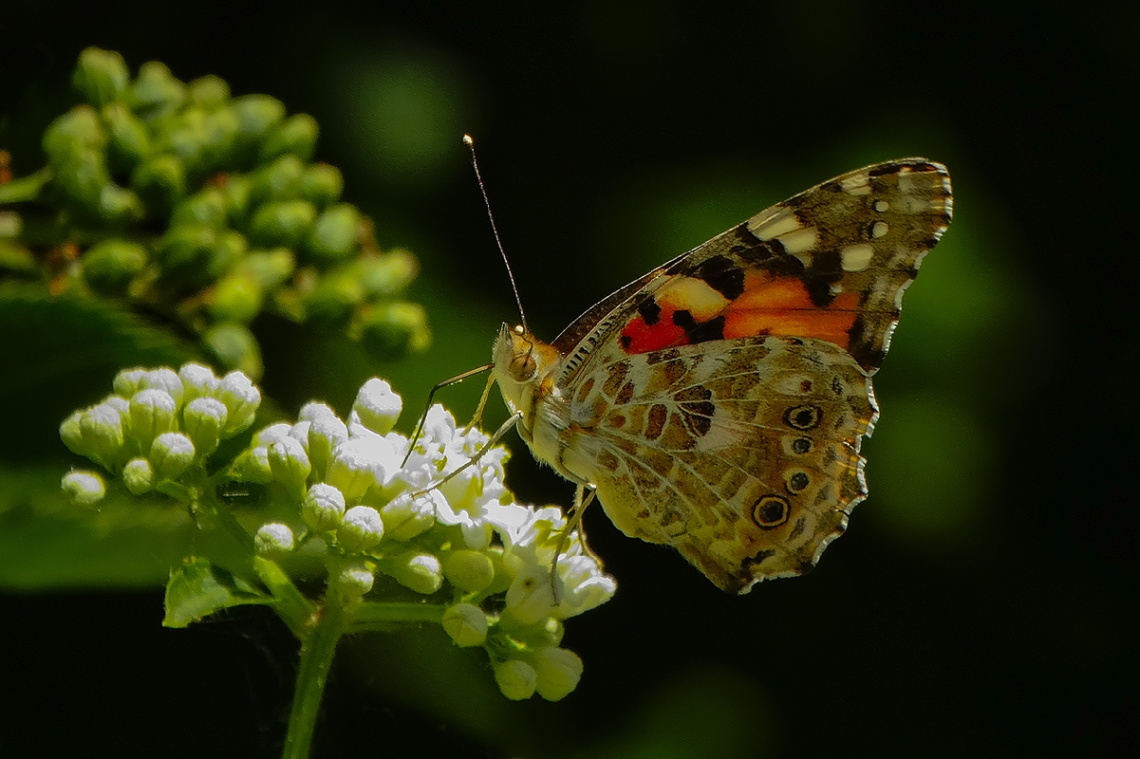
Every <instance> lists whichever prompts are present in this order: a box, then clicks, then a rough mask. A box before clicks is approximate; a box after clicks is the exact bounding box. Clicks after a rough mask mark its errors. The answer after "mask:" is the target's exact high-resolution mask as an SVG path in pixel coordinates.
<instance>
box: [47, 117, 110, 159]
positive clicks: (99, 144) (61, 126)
mask: <svg viewBox="0 0 1140 759" xmlns="http://www.w3.org/2000/svg"><path fill="white" fill-rule="evenodd" d="M106 144H107V132H106V130H105V129H104V128H103V123H102V121H100V119H99V114H98V113H97V112H96V111H95V109H94V108H92V107H91V106H89V105H77V106H75V107H74V108H72V109H71V110H70V111H68V112H67V113H65V114H63V115H62V116H60V117H58V118H57V119H55V121H53V122H51V124H49V125H48V128H47V130H45V131H44V140H43V148H44V153H46V154H47V157H48V162H49V163H51V164H53V165H57V166H58V165H60V164H64V163H66V162H67V161H69V160H70V159H71V158H72V156H74V155H75V154H76V153H79V152H82V151H85V150H95V151H96V152H99V151H102V149H103V146H104V145H106Z"/></svg>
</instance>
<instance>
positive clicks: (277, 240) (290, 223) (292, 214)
mask: <svg viewBox="0 0 1140 759" xmlns="http://www.w3.org/2000/svg"><path fill="white" fill-rule="evenodd" d="M316 218H317V209H316V208H315V207H314V206H313V204H312V203H310V202H309V201H307V200H281V201H274V202H270V203H265V204H264V205H262V206H261V207H260V208H258V209H257V211H256V212H255V213H254V214H253V218H252V219H251V220H250V222H249V237H250V239H251V240H252V241H253V242H254V243H255V244H257V245H262V246H265V247H273V246H275V245H283V246H285V247H287V248H296V247H297V246H298V245H300V244H301V242H302V241H303V240H304V239H305V238H306V237H307V236H308V235H309V234H310V232H311V231H312V229H313V224H314V223H315V222H316Z"/></svg>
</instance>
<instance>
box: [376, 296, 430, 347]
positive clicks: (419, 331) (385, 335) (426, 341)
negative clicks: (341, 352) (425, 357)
mask: <svg viewBox="0 0 1140 759" xmlns="http://www.w3.org/2000/svg"><path fill="white" fill-rule="evenodd" d="M361 342H362V343H363V345H364V348H365V349H366V350H367V351H368V352H369V353H371V354H372V355H373V356H376V357H377V358H393V357H395V356H401V355H403V354H405V353H408V352H413V353H419V352H422V351H425V350H427V348H428V346H429V345H430V344H431V330H429V329H428V326H427V314H426V313H425V312H424V309H423V306H421V305H419V304H418V303H405V302H395V303H386V304H383V305H380V306H377V307H376V309H375V310H374V311H373V312H372V313H371V314H369V315H368V319H367V321H365V323H364V327H363V330H362V333H361Z"/></svg>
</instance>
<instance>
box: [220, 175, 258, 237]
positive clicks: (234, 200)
mask: <svg viewBox="0 0 1140 759" xmlns="http://www.w3.org/2000/svg"><path fill="white" fill-rule="evenodd" d="M252 192H253V178H252V177H250V176H247V175H245V174H227V175H226V178H225V183H224V184H223V185H222V194H223V195H224V196H225V198H226V219H227V220H228V221H229V223H230V225H231V226H238V227H245V224H246V221H247V220H248V219H249V210H250V203H251V201H250V197H251V194H252Z"/></svg>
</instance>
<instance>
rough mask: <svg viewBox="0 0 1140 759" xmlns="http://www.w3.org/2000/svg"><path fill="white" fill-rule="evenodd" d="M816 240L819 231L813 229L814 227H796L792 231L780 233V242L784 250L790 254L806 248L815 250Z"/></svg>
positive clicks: (800, 251)
mask: <svg viewBox="0 0 1140 759" xmlns="http://www.w3.org/2000/svg"><path fill="white" fill-rule="evenodd" d="M818 242H819V233H818V232H817V231H816V230H815V227H805V228H803V229H797V230H796V231H794V232H788V233H787V234H783V235H780V243H781V244H782V245H783V246H784V250H786V251H788V252H789V253H791V254H792V255H796V254H797V253H803V252H804V251H808V250H815V248H816V244H817V243H818Z"/></svg>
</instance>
